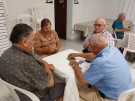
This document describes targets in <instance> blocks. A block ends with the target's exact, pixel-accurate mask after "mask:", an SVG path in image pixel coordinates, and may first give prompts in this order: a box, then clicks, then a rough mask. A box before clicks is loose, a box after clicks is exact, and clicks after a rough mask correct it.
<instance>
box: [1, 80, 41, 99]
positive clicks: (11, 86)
mask: <svg viewBox="0 0 135 101" xmlns="http://www.w3.org/2000/svg"><path fill="white" fill-rule="evenodd" d="M0 82H1V83H4V84H5V85H6V87H7V88H8V89H9V90H10V92H11V94H12V96H13V97H14V100H15V101H20V99H19V97H18V95H17V94H16V92H15V91H14V90H17V91H20V92H21V93H23V94H25V95H26V96H28V97H29V98H30V99H31V100H32V101H40V100H39V98H38V97H37V96H36V95H35V94H33V93H31V92H29V91H27V90H24V89H21V88H19V87H16V86H14V85H11V84H9V83H7V82H6V81H4V80H2V79H1V78H0ZM4 101H5V100H4Z"/></svg>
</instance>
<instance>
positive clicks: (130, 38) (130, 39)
mask: <svg viewBox="0 0 135 101" xmlns="http://www.w3.org/2000/svg"><path fill="white" fill-rule="evenodd" d="M127 51H129V52H135V33H130V34H128V35H126V38H125V47H124V51H123V56H125V55H126V53H127Z"/></svg>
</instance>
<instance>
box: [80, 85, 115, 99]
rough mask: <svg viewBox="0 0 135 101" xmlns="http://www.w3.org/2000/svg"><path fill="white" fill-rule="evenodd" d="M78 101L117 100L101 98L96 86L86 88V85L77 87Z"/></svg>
mask: <svg viewBox="0 0 135 101" xmlns="http://www.w3.org/2000/svg"><path fill="white" fill-rule="evenodd" d="M79 95H80V101H117V100H112V99H108V98H102V97H101V96H100V94H99V92H98V91H97V89H96V88H88V86H87V85H85V86H81V87H79Z"/></svg>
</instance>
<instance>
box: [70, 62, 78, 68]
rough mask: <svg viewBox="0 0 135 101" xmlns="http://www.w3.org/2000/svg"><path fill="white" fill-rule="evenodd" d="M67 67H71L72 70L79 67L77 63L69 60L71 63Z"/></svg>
mask: <svg viewBox="0 0 135 101" xmlns="http://www.w3.org/2000/svg"><path fill="white" fill-rule="evenodd" d="M69 65H71V66H72V68H73V69H74V68H75V67H76V66H77V65H79V64H78V63H77V61H75V60H71V61H70V62H69Z"/></svg>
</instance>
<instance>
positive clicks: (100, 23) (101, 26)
mask: <svg viewBox="0 0 135 101" xmlns="http://www.w3.org/2000/svg"><path fill="white" fill-rule="evenodd" d="M105 27H106V21H105V19H103V18H97V19H96V20H95V24H94V31H93V32H91V33H89V34H88V36H87V37H86V39H85V41H84V43H83V47H84V50H83V52H84V53H85V52H89V50H88V43H89V39H90V37H91V35H93V34H96V33H102V34H103V35H105V36H106V37H107V40H108V45H112V46H114V38H113V36H112V34H111V33H110V32H108V31H107V30H106V29H105ZM87 50H88V51H87Z"/></svg>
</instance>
